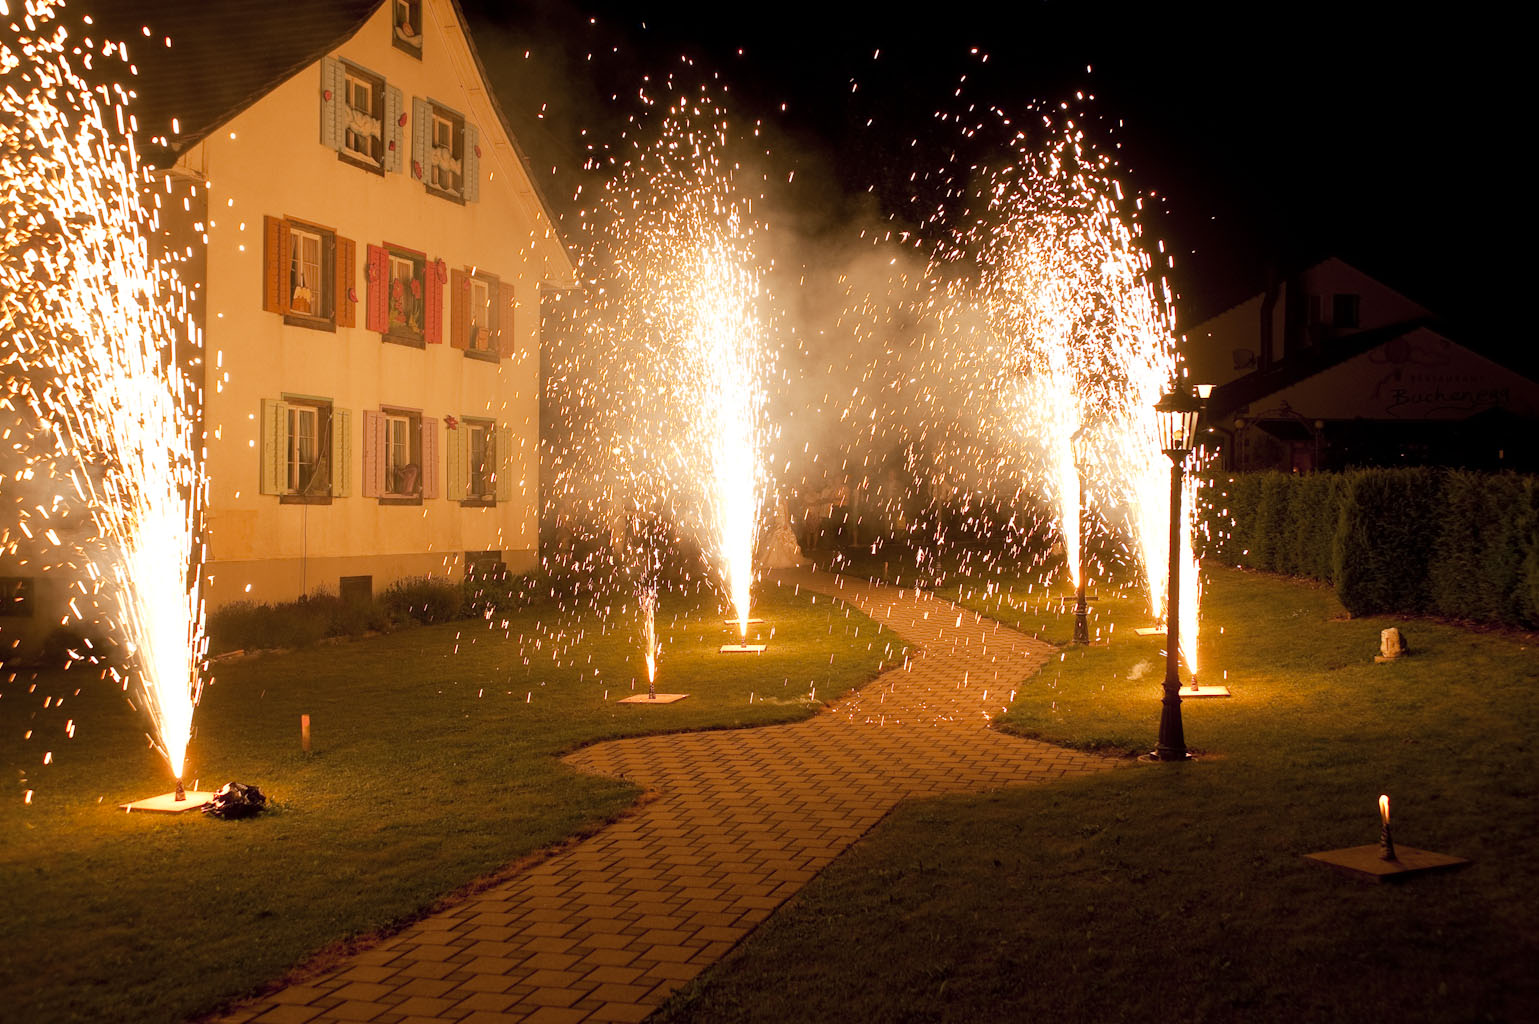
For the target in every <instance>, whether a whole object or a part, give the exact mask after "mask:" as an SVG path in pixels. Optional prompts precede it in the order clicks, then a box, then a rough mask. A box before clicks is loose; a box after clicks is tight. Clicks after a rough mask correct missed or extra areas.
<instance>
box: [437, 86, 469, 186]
mask: <svg viewBox="0 0 1539 1024" xmlns="http://www.w3.org/2000/svg"><path fill="white" fill-rule="evenodd" d="M432 111H433V113H432V117H433V125H432V130H431V131H430V132H429V133H428V154H429V157H430V158H431V156H432V154H433V153H435V152H437V151H439V150H443V151H445V152H447V153H448V155H449V159H451V160H452V159H454V146H455V143H456V142H459V143H460V157H459V160H460V169H459V172H458V174H455V173H453V172H451V171H450V170H449V169H448V168H447V167H440V166H439V164H438V162H437V161H436V160H432V159H430V160H429V167H428V185H429V186H430V187H431V188H435V189H437V190H438V191H440V192H444V193H447V194H448V195H451V196H455V197H461V198H462V197H463V196H464V194H465V153H464V149H465V147H464V138H465V125H464V122H463V121H460V122H456V121H455V120H454V118H452V117H450V116H448V115H447V114H445V113H444V112H443V111H442V110H441V109H440V108H438V107H437V106H434V107H432ZM440 134H442V136H443V138H444V141H443V142H442V143H440V142H439V136H440ZM455 178H458V179H459V181H458V183H456V182H455V180H454V179H455Z"/></svg>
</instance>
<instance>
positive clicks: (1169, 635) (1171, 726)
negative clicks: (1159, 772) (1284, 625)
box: [1154, 384, 1202, 761]
mask: <svg viewBox="0 0 1539 1024" xmlns="http://www.w3.org/2000/svg"><path fill="white" fill-rule="evenodd" d="M1154 411H1155V413H1157V414H1158V416H1157V418H1158V422H1159V433H1160V448H1161V449H1163V450H1164V452H1165V454H1166V455H1168V456H1170V572H1169V575H1168V577H1167V579H1168V582H1167V583H1166V594H1165V684H1164V685H1165V698H1164V701H1163V707H1162V708H1161V711H1160V739H1159V744H1158V745H1157V746H1156V747H1155V748H1154V759H1155V760H1157V761H1185V760H1187V759H1188V758H1189V757H1190V755H1189V754H1187V752H1186V734H1185V732H1184V731H1183V730H1182V728H1181V692H1180V691H1181V652H1180V646H1181V614H1180V613H1181V475H1182V473H1183V471H1184V469H1185V465H1186V458H1187V456H1189V455H1190V454H1191V453H1192V448H1193V447H1195V446H1196V443H1197V442H1196V437H1197V419H1198V417H1199V416H1201V415H1202V401H1201V400H1200V399H1199V398H1198V397H1197V392H1196V390H1195V389H1194V388H1193V387H1192V386H1191V385H1190V384H1177V385H1176V386H1175V387H1174V388H1172V389H1171V391H1170V394H1168V395H1165V396H1164V397H1162V398H1161V399H1160V400H1159V402H1158V403H1157V404H1156V405H1155V406H1154Z"/></svg>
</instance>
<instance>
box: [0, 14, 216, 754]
mask: <svg viewBox="0 0 1539 1024" xmlns="http://www.w3.org/2000/svg"><path fill="white" fill-rule="evenodd" d="M0 8H3V5H0ZM28 11H29V17H28V18H27V19H25V20H26V22H27V26H28V27H27V30H26V31H27V32H31V33H32V34H31V35H28V34H26V33H25V32H24V31H23V30H22V28H21V27H20V26H17V25H14V24H13V25H12V26H11V31H12V32H14V33H16V35H15V36H14V37H13V38H12V39H11V40H9V41H7V40H0V67H3V68H4V70H5V74H6V83H7V88H6V89H5V91H4V93H3V94H0V155H3V161H0V223H3V224H4V236H3V247H0V336H3V344H4V346H5V347H4V349H3V353H4V363H5V366H6V370H7V374H6V376H7V377H8V378H9V381H8V393H7V394H6V395H5V396H4V402H3V403H0V404H3V407H4V408H5V409H6V410H7V411H10V412H14V413H17V414H19V415H21V416H23V417H25V418H28V419H30V420H31V421H32V422H33V423H34V424H39V425H41V426H40V429H38V430H34V431H33V432H32V433H31V435H30V436H31V437H32V438H33V439H38V438H42V437H49V436H51V438H52V450H50V451H42V450H32V451H28V452H26V453H25V458H26V459H27V460H28V468H27V470H26V471H25V472H26V475H27V479H29V480H30V479H34V474H33V473H32V472H31V470H32V467H33V464H35V463H41V462H50V461H51V462H53V463H54V464H55V465H58V466H63V467H67V472H61V473H59V474H58V477H59V478H60V479H61V481H62V478H64V477H67V478H68V481H69V484H68V485H67V486H69V488H70V491H71V493H73V495H74V498H75V499H78V500H79V501H82V502H84V503H86V505H87V506H88V509H89V514H90V517H91V519H92V521H93V523H94V525H95V527H96V531H97V533H98V535H99V542H100V550H93V551H91V552H89V553H88V557H89V558H90V559H91V564H90V565H89V566H88V570H89V573H90V576H91V578H92V580H93V581H97V582H101V583H105V584H109V585H111V589H112V590H114V591H115V593H114V597H115V599H116V604H117V614H116V616H115V623H114V625H115V627H116V630H117V633H118V634H119V637H120V639H121V640H122V642H123V646H124V649H125V651H126V652H127V654H128V656H129V665H130V678H131V680H132V681H133V682H134V683H135V684H136V689H137V690H138V691H139V692H140V693H141V695H142V699H143V704H144V706H145V709H146V711H147V712H148V714H149V716H150V720H151V723H152V725H153V727H154V735H153V736H152V737H151V739H152V741H153V742H154V744H155V747H156V749H158V750H159V751H160V752H161V754H162V755H164V756H165V758H166V761H167V762H168V764H169V765H170V767H171V771H172V773H173V774H174V775H175V776H177V778H181V776H182V775H183V770H184V768H185V761H186V755H187V743H188V740H189V739H190V737H191V732H192V715H193V708H194V707H195V705H196V704H197V701H198V697H199V694H200V692H201V686H202V681H201V675H200V666H201V662H202V660H203V654H204V649H205V641H204V636H203V607H202V601H201V598H200V596H199V589H198V574H199V568H200V567H201V564H202V556H203V549H202V544H201V541H200V538H199V533H200V529H201V525H202V514H203V512H202V510H203V502H204V494H205V484H204V480H203V477H202V475H201V471H200V468H199V466H198V464H197V458H196V453H197V451H198V445H197V441H196V438H197V420H198V416H197V408H198V403H199V399H200V396H199V395H198V391H197V387H196V385H195V383H194V382H193V381H192V380H191V379H190V378H189V376H188V374H187V372H186V370H185V369H184V367H186V366H189V365H194V364H195V363H196V362H197V361H198V357H199V355H200V345H199V340H198V339H197V337H196V330H195V328H193V327H192V325H191V324H190V323H189V322H188V319H187V292H186V289H185V288H184V287H183V286H182V284H181V283H180V281H179V280H178V278H177V276H176V274H175V272H174V270H173V269H172V267H171V265H170V263H169V261H168V260H161V259H157V258H156V257H155V256H153V255H152V252H151V247H150V239H152V238H153V237H154V236H155V235H156V234H158V233H160V231H161V225H160V222H159V218H158V214H157V212H156V210H157V209H158V207H159V202H158V201H156V202H153V203H151V202H145V201H143V200H144V199H145V198H146V197H147V196H148V195H149V192H150V191H151V190H157V191H159V190H163V191H165V192H167V193H169V192H170V190H171V188H172V184H171V182H170V179H165V180H162V181H154V182H151V180H150V179H149V178H148V176H147V175H145V174H143V173H142V172H141V169H140V166H139V163H138V158H137V155H136V154H135V151H134V147H133V141H132V139H131V138H130V137H129V136H127V135H126V134H125V133H124V132H123V129H122V127H121V126H122V125H124V124H125V123H127V122H128V120H129V118H128V115H127V112H126V110H125V106H124V105H125V104H126V102H127V95H128V94H127V91H126V90H125V89H124V88H123V87H122V86H118V85H112V86H111V87H107V86H102V87H98V88H97V89H96V90H95V91H93V90H92V88H91V87H90V86H89V85H88V84H87V83H86V82H85V80H84V79H82V78H81V77H80V76H79V75H78V74H77V73H76V72H75V71H74V70H73V68H72V67H71V64H70V62H69V58H68V56H67V55H68V54H69V53H71V52H76V51H74V46H75V43H74V41H73V40H71V39H69V38H68V37H67V33H66V31H65V29H64V27H63V26H62V25H58V24H51V23H53V21H54V18H55V15H56V5H55V4H53V3H49V2H47V0H39V2H35V3H30V4H29V5H28ZM50 33H51V34H50ZM114 52H116V54H117V55H118V56H119V57H120V58H121V59H122V60H124V61H125V63H126V60H127V57H126V53H124V51H123V50H122V49H121V48H118V47H116V46H115V45H114V44H110V43H108V44H105V45H103V46H102V52H101V53H100V54H87V55H86V56H85V57H83V58H82V59H83V60H84V61H85V63H87V64H90V63H91V61H92V58H93V57H96V58H103V59H104V58H106V57H109V56H112V55H113V54H114ZM99 63H100V62H99ZM114 97H115V99H114ZM103 103H112V104H113V107H112V108H109V109H108V110H107V111H106V112H104V110H103ZM154 198H155V199H157V200H158V198H159V197H154ZM188 336H190V337H188ZM181 338H187V340H185V341H183V342H182V343H181V347H180V348H179V339H181ZM21 476H22V474H21V473H18V474H17V479H18V480H19V479H21ZM61 486H63V485H62V483H61ZM63 499H64V500H65V501H69V500H72V499H70V497H69V495H67V494H66V495H63ZM49 537H50V539H51V540H53V541H54V542H55V543H58V541H57V537H56V535H55V534H50V535H49ZM71 607H72V609H75V614H76V615H77V616H78V615H81V614H82V613H81V612H80V611H79V610H78V608H76V606H75V605H74V604H73V603H72V604H71ZM126 685H127V683H126V682H125V686H126Z"/></svg>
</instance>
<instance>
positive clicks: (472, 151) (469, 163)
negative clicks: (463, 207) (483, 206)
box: [460, 121, 481, 203]
mask: <svg viewBox="0 0 1539 1024" xmlns="http://www.w3.org/2000/svg"><path fill="white" fill-rule="evenodd" d="M460 168H461V169H462V170H463V171H464V172H465V182H464V185H465V202H467V203H475V202H479V201H480V199H481V138H480V136H479V135H478V134H477V133H476V126H475V125H473V124H471V123H470V122H469V121H466V122H465V155H464V157H463V159H461V160H460Z"/></svg>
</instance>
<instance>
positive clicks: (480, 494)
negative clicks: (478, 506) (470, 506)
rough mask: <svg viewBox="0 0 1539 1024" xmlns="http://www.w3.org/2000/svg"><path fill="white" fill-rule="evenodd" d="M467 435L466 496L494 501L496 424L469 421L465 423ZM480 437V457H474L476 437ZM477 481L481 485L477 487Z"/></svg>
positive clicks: (495, 491) (478, 499) (495, 490)
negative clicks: (467, 430) (478, 458)
mask: <svg viewBox="0 0 1539 1024" xmlns="http://www.w3.org/2000/svg"><path fill="white" fill-rule="evenodd" d="M465 426H466V427H467V428H468V429H469V432H470V433H469V436H468V437H467V438H466V441H465V485H466V497H467V498H468V499H469V500H471V501H495V500H496V498H497V484H496V478H497V426H496V424H494V423H478V422H470V423H467V424H465ZM477 436H479V437H480V439H481V458H480V460H479V461H477V459H476V438H477ZM477 482H479V483H480V484H481V485H482V486H481V488H480V489H477V487H476V484H477Z"/></svg>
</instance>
